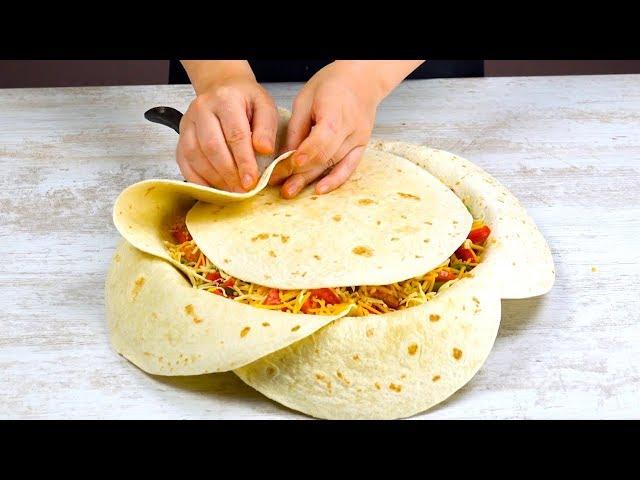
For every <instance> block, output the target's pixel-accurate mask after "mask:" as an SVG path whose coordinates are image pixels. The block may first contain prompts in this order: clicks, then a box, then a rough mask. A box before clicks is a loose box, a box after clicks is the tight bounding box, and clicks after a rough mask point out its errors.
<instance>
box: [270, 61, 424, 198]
mask: <svg viewBox="0 0 640 480" xmlns="http://www.w3.org/2000/svg"><path fill="white" fill-rule="evenodd" d="M420 63H422V61H336V62H333V63H331V64H329V65H327V66H326V67H324V68H323V69H321V70H320V71H318V72H317V73H316V74H315V75H314V76H313V77H312V78H311V79H310V80H309V81H308V82H307V84H306V85H305V86H304V87H303V88H302V89H301V90H300V92H299V93H298V95H297V97H296V99H295V101H294V102H293V112H292V115H291V120H290V121H289V126H288V129H287V130H288V131H287V138H286V142H285V146H284V148H283V151H288V150H296V152H295V154H294V155H292V156H291V157H289V158H288V159H287V160H284V161H282V162H280V163H279V164H278V165H277V166H276V168H275V169H274V171H273V173H272V176H271V179H270V181H269V183H270V185H278V184H281V183H283V185H282V188H281V195H282V196H283V197H284V198H293V197H295V196H296V195H297V194H298V193H300V191H301V190H302V189H303V188H304V187H305V186H307V185H308V184H310V183H311V182H313V181H314V180H316V179H318V178H319V177H321V176H323V175H324V174H325V173H327V172H328V174H327V175H326V176H325V177H324V178H322V179H321V180H320V181H319V182H318V183H317V184H316V187H315V191H316V193H318V194H323V193H327V192H330V191H331V190H334V189H336V188H338V187H339V186H340V185H342V184H343V183H344V182H346V181H347V179H348V178H349V176H350V175H351V174H352V173H353V172H354V171H355V169H356V167H357V166H358V163H359V162H360V158H361V157H362V154H363V152H364V149H365V147H366V145H367V142H368V141H369V138H370V136H371V131H372V129H373V124H374V121H375V115H376V110H377V107H378V104H379V103H380V102H381V101H382V99H383V98H384V97H385V96H386V95H387V94H388V93H389V92H390V91H391V90H392V89H393V88H394V87H395V86H396V85H397V84H398V83H400V82H401V81H402V79H403V78H404V77H406V76H407V75H408V74H409V73H410V72H411V71H412V70H413V69H415V68H416V67H417V66H418V65H420Z"/></svg>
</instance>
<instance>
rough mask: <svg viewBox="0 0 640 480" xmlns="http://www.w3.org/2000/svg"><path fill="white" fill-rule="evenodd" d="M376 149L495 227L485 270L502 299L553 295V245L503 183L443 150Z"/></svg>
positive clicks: (392, 145) (383, 145)
mask: <svg viewBox="0 0 640 480" xmlns="http://www.w3.org/2000/svg"><path fill="white" fill-rule="evenodd" d="M372 148H375V149H377V150H382V151H387V152H391V153H394V154H395V155H399V156H401V157H403V158H406V159H407V160H410V161H411V162H413V163H415V164H416V165H418V166H420V167H422V168H425V169H426V170H428V171H429V172H430V173H431V174H433V175H434V176H435V177H436V178H438V179H440V180H441V181H442V182H443V183H444V184H445V185H447V186H448V187H450V188H451V190H453V192H454V193H455V194H456V195H457V196H458V197H459V198H460V199H461V200H462V201H463V202H464V203H465V204H466V205H467V207H469V208H470V209H471V212H472V213H473V215H474V217H480V218H484V220H485V222H486V223H487V224H489V225H491V230H492V231H491V239H490V243H491V248H490V249H488V250H487V253H486V256H485V258H484V261H483V264H482V265H480V267H479V268H481V270H479V271H478V273H479V272H481V271H482V270H485V269H489V268H490V269H492V270H493V271H492V272H491V273H490V274H489V275H487V276H488V277H490V278H491V282H492V283H494V284H495V285H494V288H496V289H497V291H498V294H499V295H500V297H501V298H505V299H507V298H514V299H515V298H528V297H535V296H538V295H543V294H545V293H547V292H548V291H549V290H550V289H551V287H552V285H553V282H554V281H555V268H554V265H553V258H552V256H551V250H550V249H549V245H548V244H547V241H546V240H545V238H544V237H543V236H542V234H541V233H540V230H538V227H537V226H536V224H535V222H534V221H533V219H532V218H531V217H530V216H529V215H528V214H527V212H526V210H525V209H524V208H523V207H522V205H521V204H520V202H519V201H518V199H517V198H516V197H514V196H513V194H512V193H511V192H510V191H509V190H508V189H507V188H506V187H505V186H504V185H502V184H501V183H500V182H499V181H498V180H496V179H495V178H494V177H492V176H491V175H489V174H488V173H487V172H486V171H484V170H483V169H481V168H480V167H478V166H477V165H474V164H473V163H471V162H470V161H468V160H465V159H464V158H461V157H459V156H457V155H454V154H452V153H449V152H445V151H443V150H435V149H432V148H428V147H424V146H419V145H412V144H408V143H403V142H382V141H376V142H373V145H372Z"/></svg>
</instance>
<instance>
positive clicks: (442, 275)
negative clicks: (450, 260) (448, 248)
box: [436, 253, 458, 282]
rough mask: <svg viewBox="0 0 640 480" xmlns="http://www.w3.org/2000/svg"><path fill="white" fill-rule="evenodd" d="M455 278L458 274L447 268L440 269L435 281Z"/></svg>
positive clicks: (446, 280)
mask: <svg viewBox="0 0 640 480" xmlns="http://www.w3.org/2000/svg"><path fill="white" fill-rule="evenodd" d="M456 255H457V253H456ZM456 278H458V275H456V274H455V273H453V272H450V271H448V270H440V271H439V272H438V276H437V277H436V282H448V281H450V280H455V279H456Z"/></svg>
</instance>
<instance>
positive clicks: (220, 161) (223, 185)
mask: <svg viewBox="0 0 640 480" xmlns="http://www.w3.org/2000/svg"><path fill="white" fill-rule="evenodd" d="M277 130H278V109H277V108H276V105H275V102H274V101H273V99H272V98H271V96H270V95H269V93H268V92H267V91H266V90H265V89H264V88H262V87H261V86H260V85H259V84H258V83H257V82H256V80H255V77H254V76H253V74H251V75H247V74H241V75H233V76H227V77H224V78H218V79H215V80H214V81H212V82H211V83H209V84H208V85H206V87H205V88H202V89H200V91H199V92H198V95H197V97H196V98H195V100H193V102H191V105H189V108H188V109H187V112H186V113H185V114H184V116H183V117H182V120H181V121H180V139H179V140H178V147H177V150H176V159H177V161H178V166H179V168H180V171H181V172H182V175H183V176H184V177H185V178H186V179H187V180H188V181H190V182H193V183H198V184H201V185H207V186H208V185H211V186H213V187H215V188H219V189H222V190H228V191H231V192H245V191H247V190H251V189H252V188H253V187H254V186H255V185H256V183H257V181H258V165H257V162H256V155H255V152H254V149H255V150H256V151H257V152H258V153H261V154H265V155H266V154H270V153H272V152H273V151H274V150H275V142H276V132H277Z"/></svg>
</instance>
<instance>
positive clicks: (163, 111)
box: [144, 107, 182, 133]
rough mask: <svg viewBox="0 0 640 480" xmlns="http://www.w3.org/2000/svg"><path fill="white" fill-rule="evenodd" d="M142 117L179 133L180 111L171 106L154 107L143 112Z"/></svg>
mask: <svg viewBox="0 0 640 480" xmlns="http://www.w3.org/2000/svg"><path fill="white" fill-rule="evenodd" d="M144 118H146V119H147V120H149V121H150V122H154V123H159V124H160V125H166V126H167V127H170V128H173V129H174V130H175V131H176V133H180V120H181V119H182V112H179V111H178V110H176V109H175V108H171V107H154V108H150V109H149V110H147V111H146V112H144Z"/></svg>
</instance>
